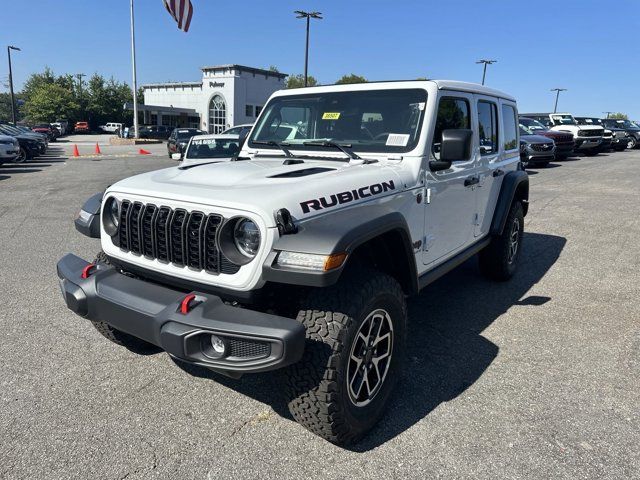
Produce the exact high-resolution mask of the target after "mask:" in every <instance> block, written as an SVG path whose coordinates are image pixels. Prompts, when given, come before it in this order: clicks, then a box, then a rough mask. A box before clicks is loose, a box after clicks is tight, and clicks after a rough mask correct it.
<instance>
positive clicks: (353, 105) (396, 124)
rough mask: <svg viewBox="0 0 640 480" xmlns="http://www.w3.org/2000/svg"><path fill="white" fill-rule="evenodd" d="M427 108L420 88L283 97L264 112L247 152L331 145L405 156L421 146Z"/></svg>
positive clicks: (252, 134) (423, 91) (319, 147)
mask: <svg viewBox="0 0 640 480" xmlns="http://www.w3.org/2000/svg"><path fill="white" fill-rule="evenodd" d="M426 103H427V91H426V90H424V89H421V88H398V89H383V90H375V89H371V90H358V91H330V92H317V93H304V94H299V95H296V94H292V95H283V96H277V97H274V98H272V99H271V100H270V101H269V103H268V104H267V105H266V106H265V108H264V110H263V111H262V114H261V115H260V118H259V119H258V122H257V124H256V126H255V128H254V129H253V130H252V132H251V135H250V137H249V138H248V139H247V146H249V147H250V148H259V149H272V150H277V149H279V148H278V146H277V145H275V144H269V142H277V143H283V142H284V143H286V144H287V147H288V148H289V149H291V150H298V151H315V152H317V151H318V150H319V149H323V150H325V149H326V148H323V146H322V145H320V144H324V145H329V144H330V143H333V144H339V145H341V146H343V145H349V150H351V151H353V152H356V151H357V152H370V153H392V154H394V153H395V154H397V153H406V152H410V151H411V150H413V149H415V148H416V146H417V145H418V142H419V141H420V135H421V132H422V125H423V122H424V116H425V111H426Z"/></svg>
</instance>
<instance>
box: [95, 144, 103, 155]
mask: <svg viewBox="0 0 640 480" xmlns="http://www.w3.org/2000/svg"><path fill="white" fill-rule="evenodd" d="M96 155H102V152H101V151H100V145H98V142H96Z"/></svg>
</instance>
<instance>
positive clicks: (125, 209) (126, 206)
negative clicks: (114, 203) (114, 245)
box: [118, 200, 131, 250]
mask: <svg viewBox="0 0 640 480" xmlns="http://www.w3.org/2000/svg"><path fill="white" fill-rule="evenodd" d="M130 213H131V202H129V201H128V200H123V201H122V205H121V206H120V219H119V222H118V223H119V225H120V227H119V229H118V239H119V240H120V248H122V249H123V250H129V228H128V223H129V214H130Z"/></svg>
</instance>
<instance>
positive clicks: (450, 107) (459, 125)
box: [431, 97, 471, 159]
mask: <svg viewBox="0 0 640 480" xmlns="http://www.w3.org/2000/svg"><path fill="white" fill-rule="evenodd" d="M467 128H471V121H470V118H469V102H467V100H466V99H464V98H456V97H443V98H442V99H440V105H438V118H437V119H436V127H435V130H434V131H433V144H432V146H431V153H432V154H433V156H434V157H435V158H436V159H440V144H441V143H442V132H443V130H458V129H467Z"/></svg>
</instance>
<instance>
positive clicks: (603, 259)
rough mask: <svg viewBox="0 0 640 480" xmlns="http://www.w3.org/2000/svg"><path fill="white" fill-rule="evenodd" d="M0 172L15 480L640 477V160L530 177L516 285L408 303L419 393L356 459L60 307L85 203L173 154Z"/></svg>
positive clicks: (1, 344)
mask: <svg viewBox="0 0 640 480" xmlns="http://www.w3.org/2000/svg"><path fill="white" fill-rule="evenodd" d="M50 152H51V153H50V154H49V155H47V156H46V157H43V158H40V159H37V160H36V161H32V162H30V163H28V164H24V165H4V166H0V245H1V246H2V247H1V248H0V278H1V280H0V301H1V305H2V308H0V478H3V479H4V478H107V479H118V478H128V479H135V478H141V479H142V478H145V479H146V478H185V479H187V478H199V479H214V478H215V479H218V478H232V477H234V478H274V479H276V478H277V479H280V478H306V477H319V478H326V479H334V478H335V479H338V478H434V477H442V478H470V477H473V478H571V479H575V478H640V449H639V448H638V445H640V388H639V386H640V327H639V326H640V287H639V285H640V273H639V272H640V254H639V253H638V252H639V251H640V217H639V215H638V206H640V182H639V181H638V178H639V177H640V151H638V150H636V151H633V152H630V151H627V152H624V153H611V154H607V155H599V156H597V157H576V158H571V159H569V160H567V161H564V162H557V163H554V164H552V165H551V167H550V168H546V169H541V170H533V171H531V172H530V173H531V207H530V213H529V216H528V217H527V220H526V227H525V228H526V232H527V233H526V237H525V245H524V251H523V257H522V258H521V260H522V263H521V266H520V270H519V273H518V274H517V276H516V277H515V278H514V279H513V280H512V281H511V282H509V283H505V284H495V283H491V282H489V281H486V280H484V279H483V278H482V277H481V276H480V275H479V272H478V268H477V266H476V264H475V262H473V261H469V262H467V263H466V264H464V265H463V266H461V267H460V268H458V269H457V270H456V271H454V272H452V273H451V274H449V275H448V276H446V277H444V278H442V279H441V280H439V281H438V282H436V283H435V284H433V285H432V286H430V287H428V288H427V289H426V290H425V291H423V292H422V294H421V295H420V296H419V297H417V298H414V299H412V300H410V302H409V314H410V328H409V335H408V337H409V339H410V340H409V346H408V347H409V351H408V359H407V362H406V374H405V378H404V381H403V383H402V385H401V387H400V389H399V391H398V394H397V395H396V396H395V400H394V402H393V405H392V408H391V409H390V410H389V412H388V414H387V415H386V416H385V418H384V420H383V422H382V423H381V424H380V425H379V426H378V427H377V428H376V429H374V431H373V432H372V433H371V434H370V435H369V436H368V437H366V438H365V440H364V441H363V442H362V443H360V444H358V445H356V446H354V447H352V448H351V449H343V448H339V447H336V446H333V445H331V444H329V443H327V442H325V441H323V440H321V439H320V438H318V437H315V436H314V435H312V434H311V433H309V432H307V431H306V430H305V429H303V428H302V427H300V426H299V425H298V424H296V423H295V422H294V421H293V420H292V419H291V418H290V417H289V416H288V414H287V413H286V406H285V405H282V404H281V403H280V402H279V400H278V395H277V392H276V390H275V388H276V387H275V382H274V378H273V376H272V375H269V374H263V375H251V376H245V377H244V378H243V379H241V380H239V381H237V380H230V379H226V378H224V377H220V376H217V375H215V374H210V373H207V371H204V370H195V369H194V370H189V371H188V372H185V371H184V370H182V369H181V368H178V367H177V366H176V364H175V363H174V362H173V361H172V360H171V359H170V358H169V357H168V356H167V355H165V354H155V355H148V356H136V355H134V354H133V353H131V352H129V351H128V350H125V349H123V348H118V347H116V346H115V345H113V344H111V343H109V342H108V341H106V340H105V339H103V338H102V337H100V336H99V334H98V333H97V332H96V331H95V330H94V329H93V328H92V327H91V325H90V324H89V323H88V322H86V321H84V320H82V319H81V318H79V317H77V316H76V315H74V314H73V313H71V312H70V311H69V310H67V309H66V307H65V306H64V304H63V301H62V298H61V296H60V291H59V288H58V284H57V279H56V274H55V263H56V261H57V260H58V259H59V258H60V257H61V256H62V255H63V254H64V253H66V252H74V253H76V254H78V255H80V256H83V257H84V258H87V259H90V258H93V256H94V255H95V253H96V252H97V251H98V250H99V243H98V242H97V241H96V240H91V239H88V238H86V237H83V236H81V235H80V234H78V233H77V232H76V231H75V229H74V227H73V218H74V215H75V213H76V212H77V210H78V208H79V207H80V206H81V205H82V203H83V201H84V200H85V199H86V198H87V197H88V196H89V195H91V194H93V193H95V192H97V191H100V190H102V189H104V188H105V187H106V186H107V185H109V184H111V183H113V182H114V181H116V180H118V179H120V178H124V177H127V176H130V175H133V174H135V173H138V172H143V171H148V170H151V169H157V168H161V167H165V166H170V165H174V164H175V162H173V161H171V160H169V159H168V158H166V150H162V149H161V148H157V149H156V150H154V153H157V155H147V156H144V155H135V154H134V153H129V154H128V156H122V155H120V156H116V155H114V156H112V157H106V156H105V157H103V158H100V157H98V158H82V157H81V158H79V159H74V158H69V157H68V153H69V147H68V145H67V146H63V145H55V144H54V145H53V146H52V147H51V149H50Z"/></svg>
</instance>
